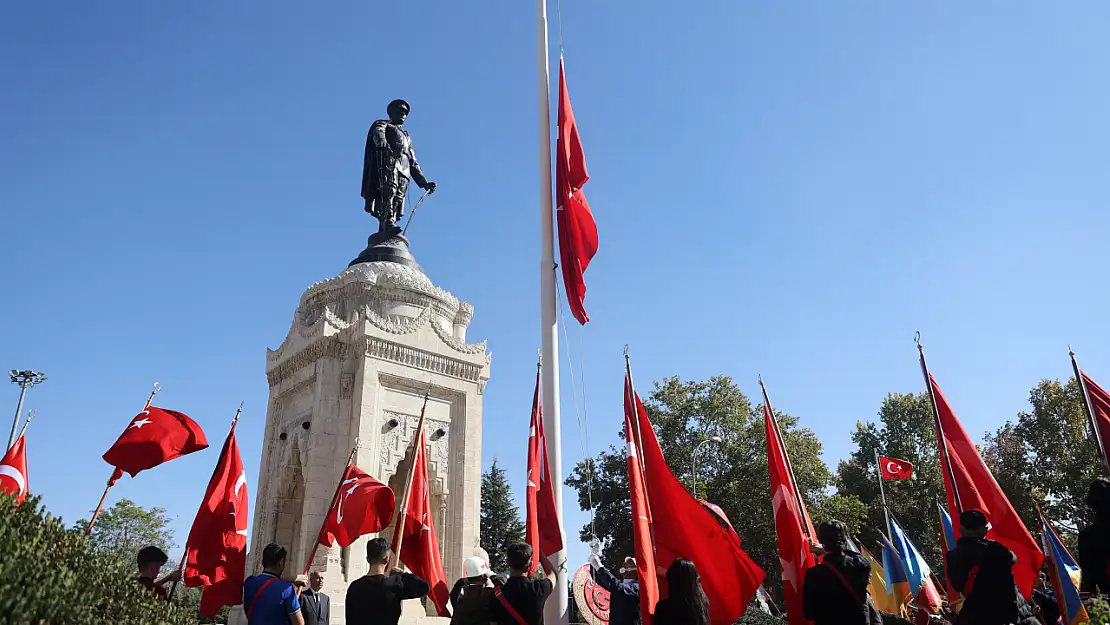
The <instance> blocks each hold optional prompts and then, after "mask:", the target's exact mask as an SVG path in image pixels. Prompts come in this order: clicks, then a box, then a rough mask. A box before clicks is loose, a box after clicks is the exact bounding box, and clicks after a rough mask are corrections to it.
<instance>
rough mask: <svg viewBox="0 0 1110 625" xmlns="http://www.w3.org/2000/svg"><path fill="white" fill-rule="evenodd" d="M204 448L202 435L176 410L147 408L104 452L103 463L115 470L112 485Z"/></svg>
mask: <svg viewBox="0 0 1110 625" xmlns="http://www.w3.org/2000/svg"><path fill="white" fill-rule="evenodd" d="M207 447H208V440H207V439H206V438H204V431H203V430H201V429H200V426H199V425H197V424H196V422H195V421H193V420H192V419H190V418H189V417H187V416H185V414H184V413H181V412H177V411H176V410H165V409H163V408H155V407H154V406H151V407H149V408H147V409H146V410H144V411H142V412H140V413H139V414H137V415H135V418H134V419H132V420H131V423H130V425H128V426H127V429H126V430H124V431H123V434H120V436H119V438H118V439H116V442H115V444H113V445H112V447H111V449H109V450H108V451H106V452H104V461H105V462H107V463H108V464H110V465H113V466H115V467H116V472H115V475H113V476H112V482H115V481H116V480H117V479H119V478H120V477H121V476H122V475H123V473H124V472H127V473H130V474H131V477H135V475H136V474H138V473H139V472H140V471H145V470H146V469H151V468H154V467H156V466H158V465H160V464H162V463H163V462H166V461H168V460H173V459H174V458H179V457H181V456H184V455H186V454H191V453H193V452H194V451H200V450H202V449H206V448H207Z"/></svg>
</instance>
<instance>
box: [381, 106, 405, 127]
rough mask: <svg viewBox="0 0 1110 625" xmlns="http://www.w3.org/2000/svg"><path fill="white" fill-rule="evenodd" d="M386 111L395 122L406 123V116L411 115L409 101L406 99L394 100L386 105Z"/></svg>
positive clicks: (390, 119) (391, 120)
mask: <svg viewBox="0 0 1110 625" xmlns="http://www.w3.org/2000/svg"><path fill="white" fill-rule="evenodd" d="M385 112H386V113H387V114H388V115H389V121H390V122H392V123H394V124H398V125H400V124H403V123H405V118H407V117H408V116H409V103H408V102H405V101H404V100H394V101H392V102H390V103H389V106H387V107H385Z"/></svg>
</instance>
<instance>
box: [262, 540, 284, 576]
mask: <svg viewBox="0 0 1110 625" xmlns="http://www.w3.org/2000/svg"><path fill="white" fill-rule="evenodd" d="M285 555H286V554H285V547H282V546H281V545H277V544H274V543H270V544H269V545H266V547H265V549H263V550H262V570H263V571H266V572H267V573H273V574H274V575H277V576H278V577H281V574H282V573H284V572H285Z"/></svg>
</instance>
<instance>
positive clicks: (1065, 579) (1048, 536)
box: [1037, 510, 1091, 625]
mask: <svg viewBox="0 0 1110 625" xmlns="http://www.w3.org/2000/svg"><path fill="white" fill-rule="evenodd" d="M1037 514H1038V515H1039V516H1040V517H1041V546H1042V547H1043V548H1044V552H1045V555H1047V556H1048V574H1049V578H1050V579H1051V580H1052V586H1053V588H1055V589H1056V603H1057V605H1059V606H1060V615H1061V616H1063V618H1064V623H1065V624H1066V625H1076V623H1087V622H1089V621H1090V620H1091V619H1090V617H1088V616H1087V609H1086V608H1084V607H1083V599H1081V598H1080V596H1079V565H1078V564H1077V563H1076V562H1075V559H1074V558H1072V557H1071V554H1070V553H1068V548H1067V547H1065V546H1064V542H1063V541H1062V540H1060V535H1059V534H1057V533H1056V529H1055V528H1053V527H1052V524H1051V523H1049V522H1048V519H1046V518H1045V516H1044V512H1041V511H1040V510H1038V511H1037Z"/></svg>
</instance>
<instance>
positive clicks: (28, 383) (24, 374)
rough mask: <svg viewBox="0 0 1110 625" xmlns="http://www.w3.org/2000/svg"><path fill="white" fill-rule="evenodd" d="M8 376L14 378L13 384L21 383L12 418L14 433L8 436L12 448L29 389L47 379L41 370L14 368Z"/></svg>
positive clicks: (9, 447) (9, 446)
mask: <svg viewBox="0 0 1110 625" xmlns="http://www.w3.org/2000/svg"><path fill="white" fill-rule="evenodd" d="M8 376H9V377H11V379H12V384H18V385H19V403H18V404H16V405H15V418H13V419H12V433H11V435H10V436H8V447H7V448H8V449H11V447H12V445H14V444H15V433H16V430H18V429H19V415H20V414H21V413H22V412H23V397H24V396H25V395H26V394H27V389H29V388H31V387H32V386H34V385H36V384H42V383H43V382H45V381H46V376H45V375H43V374H42V372H40V371H30V370H27V371H16V370H15V369H12V370H11V371H9V372H8Z"/></svg>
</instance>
